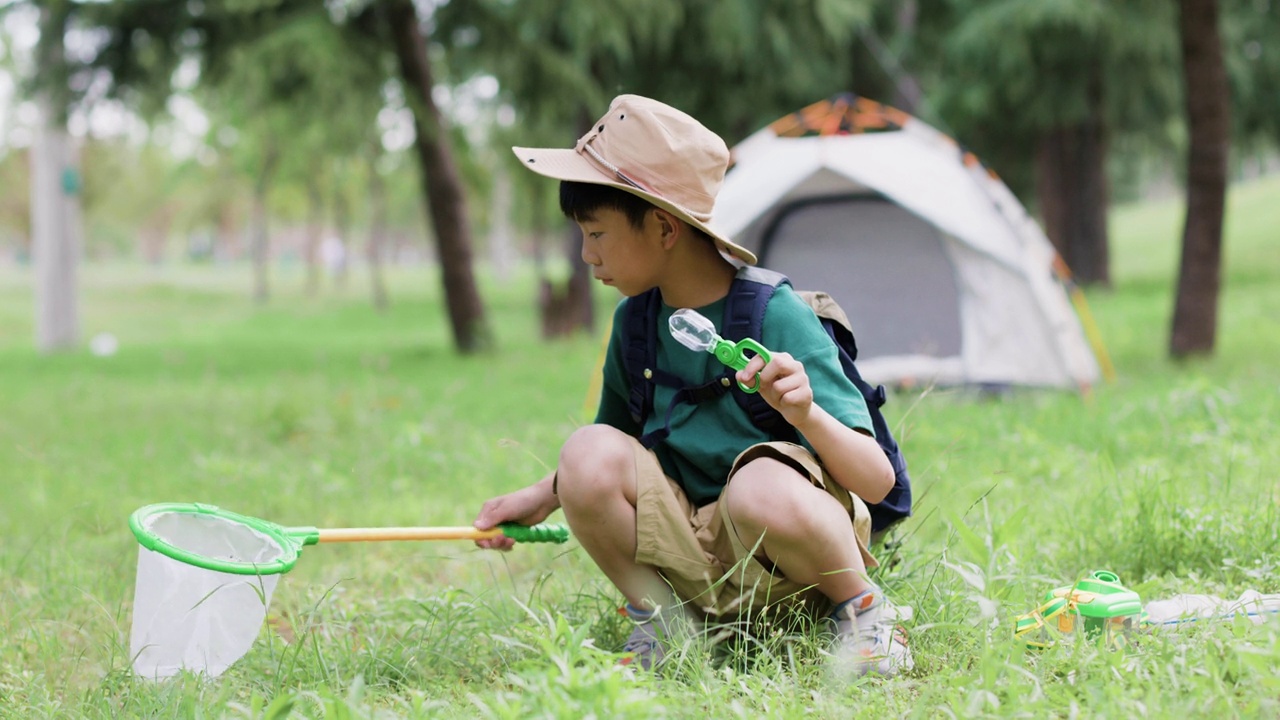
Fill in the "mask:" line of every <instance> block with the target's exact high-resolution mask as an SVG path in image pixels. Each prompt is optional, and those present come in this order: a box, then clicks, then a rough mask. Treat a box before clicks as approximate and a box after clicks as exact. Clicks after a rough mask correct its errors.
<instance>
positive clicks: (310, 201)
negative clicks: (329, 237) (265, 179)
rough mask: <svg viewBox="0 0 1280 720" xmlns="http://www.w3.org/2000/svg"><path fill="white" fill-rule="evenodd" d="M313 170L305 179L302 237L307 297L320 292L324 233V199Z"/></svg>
mask: <svg viewBox="0 0 1280 720" xmlns="http://www.w3.org/2000/svg"><path fill="white" fill-rule="evenodd" d="M316 174H317V173H315V172H314V168H313V172H312V174H311V177H310V178H308V179H307V236H306V237H305V238H304V239H303V241H302V242H303V246H302V258H303V261H304V262H305V263H306V265H307V285H306V288H305V292H306V294H307V297H315V296H316V295H317V294H318V293H319V292H320V236H321V235H322V234H324V199H323V198H322V197H321V195H320V183H319V180H318V179H317V177H316Z"/></svg>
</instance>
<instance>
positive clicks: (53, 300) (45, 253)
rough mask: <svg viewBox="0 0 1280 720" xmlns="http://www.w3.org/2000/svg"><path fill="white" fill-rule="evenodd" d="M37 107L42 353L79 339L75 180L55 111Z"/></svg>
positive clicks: (34, 173)
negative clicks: (38, 117) (38, 119)
mask: <svg viewBox="0 0 1280 720" xmlns="http://www.w3.org/2000/svg"><path fill="white" fill-rule="evenodd" d="M38 106H39V108H40V118H41V123H40V127H39V128H38V129H37V130H36V135H35V142H34V143H32V146H31V236H32V243H31V250H32V256H33V260H34V264H35V277H36V296H35V310H36V318H35V319H36V347H37V348H39V350H40V352H45V353H48V352H54V351H57V350H63V349H67V348H71V347H74V346H75V345H76V343H77V341H78V340H79V338H80V321H79V308H78V305H79V301H78V293H77V288H76V283H77V281H76V275H77V266H78V265H79V262H80V246H81V240H80V200H79V182H80V181H79V174H78V171H77V169H76V163H75V149H74V146H73V145H72V140H71V138H70V136H69V135H68V134H67V131H66V126H65V123H64V122H60V121H59V117H60V116H61V113H60V112H59V111H58V109H57V108H56V107H55V106H54V104H53V103H52V102H51V101H49V99H48V98H42V99H41V100H40V101H39V102H38Z"/></svg>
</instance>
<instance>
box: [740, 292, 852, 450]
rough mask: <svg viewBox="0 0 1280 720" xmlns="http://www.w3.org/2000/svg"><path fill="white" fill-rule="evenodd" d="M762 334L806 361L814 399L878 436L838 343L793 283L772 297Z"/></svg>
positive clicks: (765, 339)
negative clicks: (848, 371) (847, 373)
mask: <svg viewBox="0 0 1280 720" xmlns="http://www.w3.org/2000/svg"><path fill="white" fill-rule="evenodd" d="M761 334H762V335H763V337H762V338H761V340H760V341H761V342H762V343H763V344H764V346H765V347H767V348H769V349H770V350H773V351H776V352H785V353H790V354H791V356H792V357H794V358H795V359H797V360H799V361H800V362H801V363H803V364H804V370H805V373H806V374H807V375H808V376H809V385H810V387H812V388H813V400H814V402H816V403H817V404H818V406H819V407H821V408H822V409H823V410H826V411H827V412H828V413H831V415H832V416H833V417H835V418H836V419H837V420H839V421H840V422H841V423H842V424H844V425H845V426H846V427H850V428H853V429H854V430H861V431H862V432H865V433H866V434H868V435H870V436H872V437H875V430H874V429H873V428H872V426H871V413H870V412H868V410H867V401H866V399H865V398H863V397H862V392H861V391H860V390H858V388H857V387H856V386H855V385H854V384H853V381H852V380H850V379H849V378H848V377H847V376H845V374H844V369H843V368H842V367H841V366H840V355H839V352H838V351H837V349H836V346H835V342H834V341H832V340H831V336H829V335H827V331H826V330H824V329H823V328H822V323H821V321H820V320H818V316H817V315H816V314H814V312H813V309H812V308H810V307H809V305H808V303H806V302H805V301H804V300H802V299H801V298H800V296H799V295H797V294H796V293H795V291H794V290H792V289H791V288H790V286H787V285H783V286H781V287H779V288H778V289H777V291H776V292H774V294H773V297H772V298H770V300H769V306H768V308H767V309H766V311H765V315H764V327H763V329H762V330H761Z"/></svg>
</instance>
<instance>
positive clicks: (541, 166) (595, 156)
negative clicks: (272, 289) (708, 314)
mask: <svg viewBox="0 0 1280 720" xmlns="http://www.w3.org/2000/svg"><path fill="white" fill-rule="evenodd" d="M511 149H512V150H513V151H514V152H515V154H516V157H518V158H520V161H521V162H522V163H523V164H524V166H525V167H527V168H529V169H530V170H532V171H534V172H536V173H538V174H539V175H545V176H546V177H549V178H554V179H556V180H569V181H571V182H581V183H592V184H595V185H608V186H610V187H615V188H618V189H619V190H625V191H626V192H629V193H631V194H632V195H636V196H639V197H642V198H644V199H645V200H648V201H649V202H651V203H653V204H654V205H656V206H658V207H660V208H662V209H663V210H666V211H668V212H671V213H673V214H674V215H676V216H677V217H679V218H680V219H681V220H684V221H685V222H687V223H689V224H690V225H693V226H694V227H696V228H698V229H699V230H702V231H703V232H705V233H706V234H707V235H710V236H711V238H712V239H713V240H715V242H716V246H717V247H719V248H720V250H721V251H722V252H725V253H727V254H729V255H732V256H733V257H735V258H737V259H739V260H741V261H742V262H745V263H746V264H748V265H755V264H756V256H755V254H754V253H752V252H751V251H750V250H747V249H746V248H744V247H742V246H741V245H738V244H737V243H734V242H733V241H731V240H729V238H728V237H726V236H724V235H722V234H721V233H720V232H719V231H717V230H716V229H715V228H714V227H712V225H711V211H712V209H713V208H714V207H715V204H716V194H717V193H719V192H720V184H721V183H722V182H724V173H725V171H726V170H728V168H729V148H728V147H727V146H725V144H724V140H721V139H720V136H719V135H716V134H715V133H713V132H711V131H710V130H708V129H707V128H706V127H704V126H703V125H702V123H700V122H698V121H697V120H694V119H693V118H692V117H690V116H688V115H686V114H685V113H682V112H680V111H679V110H677V109H675V108H673V107H671V106H670V105H665V104H663V103H660V102H658V101H657V100H651V99H649V98H646V97H641V96H639V95H619V96H618V97H616V98H614V100H613V103H611V104H610V105H609V112H607V113H605V114H604V117H602V118H600V119H599V120H597V121H596V122H595V124H593V125H592V126H591V130H590V131H588V132H587V134H586V135H583V136H582V138H581V139H579V140H578V144H577V146H576V147H574V148H573V149H572V150H567V149H560V148H554V149H550V148H523V147H513V148H511Z"/></svg>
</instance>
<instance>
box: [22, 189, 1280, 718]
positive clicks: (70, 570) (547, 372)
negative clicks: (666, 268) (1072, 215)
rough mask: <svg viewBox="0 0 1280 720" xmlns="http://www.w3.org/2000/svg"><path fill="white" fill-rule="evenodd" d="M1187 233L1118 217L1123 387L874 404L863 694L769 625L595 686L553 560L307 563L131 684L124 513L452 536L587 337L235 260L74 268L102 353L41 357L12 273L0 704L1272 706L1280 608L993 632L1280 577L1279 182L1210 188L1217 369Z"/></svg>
mask: <svg viewBox="0 0 1280 720" xmlns="http://www.w3.org/2000/svg"><path fill="white" fill-rule="evenodd" d="M1181 212H1182V211H1181V207H1180V205H1179V204H1178V203H1177V202H1168V203H1162V204H1144V205H1139V206H1130V207H1120V208H1116V209H1115V211H1114V213H1113V218H1112V231H1113V234H1112V243H1113V270H1114V277H1115V283H1114V288H1113V289H1111V290H1106V291H1090V292H1089V295H1088V297H1089V302H1090V305H1091V308H1092V312H1093V315H1094V316H1095V317H1096V319H1097V321H1098V324H1099V326H1100V329H1101V332H1102V335H1103V337H1104V338H1105V340H1106V342H1107V344H1108V348H1109V351H1110V355H1111V357H1112V359H1113V361H1114V362H1115V365H1116V368H1117V372H1118V378H1117V380H1116V381H1115V382H1114V383H1111V384H1107V385H1103V386H1100V387H1097V388H1095V389H1094V390H1093V391H1092V392H1091V393H1089V394H1088V395H1087V396H1080V395H1076V394H1059V393H1041V392H1021V393H1015V394H1013V395H1010V396H1008V397H1004V398H1001V399H996V400H993V399H983V398H979V397H975V396H973V395H972V394H971V393H967V392H961V391H953V390H944V389H927V390H924V391H922V392H915V393H910V394H907V393H899V394H897V395H895V396H894V397H892V398H891V400H890V403H889V405H887V406H886V409H885V410H886V415H887V416H888V418H889V420H890V423H891V424H892V425H893V426H894V427H895V430H896V434H897V436H898V438H899V440H900V441H901V442H902V444H903V447H904V448H905V451H906V453H907V457H908V461H909V463H910V466H911V470H912V477H913V480H914V484H915V494H916V499H917V503H916V514H915V516H914V517H913V518H911V519H910V520H908V521H907V522H906V523H904V524H903V525H902V526H901V527H900V530H899V531H898V533H897V540H899V541H901V544H900V546H898V547H897V548H896V549H895V550H894V552H893V553H891V556H892V562H889V563H886V567H885V568H883V569H881V570H879V571H877V575H878V580H879V582H880V583H881V584H882V585H883V586H884V587H886V588H887V589H888V590H889V592H890V593H891V595H892V596H893V597H894V599H895V600H897V601H898V602H899V603H903V604H907V605H910V606H912V607H913V608H914V611H915V615H914V619H913V620H912V622H911V623H910V624H909V626H908V629H909V630H910V632H911V642H912V647H913V649H914V654H915V660H916V668H915V670H914V671H912V672H910V673H908V674H906V675H904V676H902V677H899V678H895V679H893V680H887V681H886V680H880V679H867V680H865V681H862V682H860V683H858V684H856V685H848V684H835V683H833V682H831V681H830V680H829V678H828V676H827V675H826V673H824V671H823V664H822V649H821V648H822V643H821V638H820V636H819V635H818V634H817V633H815V632H813V631H812V630H811V629H808V628H806V627H804V626H802V625H797V624H796V623H791V622H787V619H786V618H782V619H779V620H777V621H767V622H760V623H757V624H756V625H754V626H753V628H752V630H753V631H754V634H753V635H752V636H750V637H746V636H743V639H742V640H740V641H738V642H731V643H724V644H721V645H718V646H716V647H710V648H708V647H704V646H702V645H701V644H691V645H690V646H689V647H686V648H683V649H682V651H681V652H679V653H678V655H677V661H676V662H674V663H672V664H671V666H670V667H668V668H667V671H666V672H665V673H664V674H663V675H662V676H661V677H653V676H633V675H632V674H631V673H630V671H623V670H621V669H619V668H617V667H616V665H615V662H616V659H617V655H616V654H615V651H616V650H617V649H618V648H619V647H620V646H621V643H622V640H623V639H624V637H625V634H626V628H625V627H624V626H623V624H622V620H621V618H619V616H618V615H617V613H616V607H617V606H618V605H619V604H620V599H619V596H618V595H617V594H616V592H614V591H613V590H612V588H611V587H610V586H609V585H608V583H607V582H606V581H605V580H604V579H603V576H601V575H600V574H599V573H598V572H597V571H595V570H594V567H593V566H592V564H591V562H590V560H589V559H588V558H587V556H586V553H585V552H584V551H582V549H581V548H580V547H578V546H577V545H576V544H575V543H573V542H570V543H569V544H568V545H564V546H555V547H545V546H520V547H518V548H517V549H516V550H515V551H513V552H510V553H493V552H485V551H480V550H477V549H475V548H474V547H473V546H472V545H471V544H470V543H467V542H437V543H429V544H427V543H420V544H409V543H371V544H360V545H348V546H343V545H326V546H321V547H311V548H308V549H306V551H305V552H304V554H303V557H302V559H301V560H300V561H299V563H298V565H297V568H296V569H295V570H294V571H292V572H290V573H289V574H287V575H286V576H284V577H283V579H282V580H281V582H280V586H279V588H278V589H277V591H276V594H275V597H274V599H273V600H272V603H271V606H270V615H269V618H268V622H267V624H266V626H265V627H264V628H263V630H262V632H261V633H260V635H259V637H258V640H257V643H256V645H255V646H254V648H253V649H252V650H251V651H250V653H249V654H248V655H247V656H246V657H245V658H244V659H243V660H242V661H240V662H239V663H237V664H236V665H235V666H233V667H232V668H231V669H230V670H229V671H228V672H227V673H226V674H225V675H223V676H222V677H221V678H219V679H217V680H213V681H209V680H205V679H202V678H200V677H196V676H185V677H180V678H176V679H174V680H171V681H168V682H164V683H158V684H157V683H152V682H148V681H141V680H137V679H135V678H133V677H132V675H131V673H130V670H129V648H128V644H129V628H130V618H131V603H132V600H133V590H134V588H133V583H134V571H135V564H136V557H137V550H136V548H137V544H136V542H135V541H134V539H133V537H132V535H131V534H130V533H129V530H128V526H127V518H128V515H129V513H131V512H132V511H133V510H135V509H136V508H138V507H140V506H142V505H145V504H149V503H154V502H164V501H182V502H186V501H200V502H206V503H212V504H217V505H221V506H223V507H227V508H229V509H232V510H236V511H238V512H241V513H245V514H249V515H256V516H259V517H264V518H267V519H270V520H273V521H276V522H279V523H281V524H285V525H314V526H320V527H325V526H380V525H422V524H435V525H464V524H469V523H470V521H471V519H472V518H473V517H474V515H475V513H476V511H477V510H478V509H479V506H480V503H481V502H482V501H484V500H485V499H487V498H488V497H491V496H493V495H495V494H498V493H501V492H506V491H509V490H513V489H516V488H518V487H521V486H523V485H524V484H527V483H528V482H531V481H533V480H535V479H536V478H537V477H539V476H540V475H542V474H543V472H544V471H545V470H546V469H547V468H548V467H549V466H551V465H554V463H555V459H556V456H557V452H558V447H559V443H560V441H561V440H562V439H563V438H564V437H565V436H566V435H567V434H568V433H569V432H571V431H572V430H573V429H574V428H575V427H577V426H578V425H580V424H582V423H584V422H586V412H584V406H585V405H586V404H587V403H586V402H585V400H586V395H587V388H588V380H587V378H588V377H589V375H590V374H591V373H592V372H593V368H594V367H595V364H596V359H597V356H598V353H599V350H600V339H599V337H598V336H581V337H577V338H574V339H572V340H568V341H564V342H559V343H555V344H544V343H542V342H540V341H538V339H537V318H536V315H535V312H536V311H535V309H534V303H533V302H532V301H531V300H532V298H533V297H534V285H533V281H532V277H531V275H530V274H529V272H528V271H527V270H526V271H524V274H521V275H519V276H517V277H516V278H513V279H507V280H503V281H499V280H497V279H495V278H492V277H488V276H487V275H486V276H484V278H483V282H484V288H483V292H484V297H485V299H486V301H487V303H488V312H489V314H490V316H491V318H492V321H493V324H494V327H495V329H496V332H497V335H498V337H499V340H500V350H499V351H498V352H495V353H492V354H489V355H486V356H482V357H470V358H463V357H459V356H457V355H455V354H454V353H453V352H452V351H451V349H450V341H449V335H448V329H447V326H446V324H445V321H444V310H443V308H442V306H441V301H440V297H439V293H438V290H437V285H438V278H437V277H436V275H435V273H434V271H428V270H411V269H401V270H398V271H396V272H394V273H393V275H392V278H391V281H392V300H393V305H392V307H391V309H390V311H389V312H387V313H385V314H378V313H376V312H374V311H373V309H372V308H371V306H370V303H369V302H368V301H367V298H366V294H367V293H366V291H365V287H364V283H363V278H361V277H358V276H357V277H353V278H351V281H350V283H349V285H348V286H347V287H346V288H345V289H342V290H337V291H335V290H329V291H327V292H326V293H324V294H323V296H322V297H320V298H316V299H312V298H306V297H304V296H303V295H302V293H301V288H302V286H303V278H302V275H301V272H300V270H299V269H298V268H296V267H295V268H284V269H281V270H279V272H277V275H276V276H275V278H274V281H275V290H276V294H275V296H274V297H273V298H272V300H271V302H270V303H269V304H268V305H267V306H266V307H265V308H258V307H255V306H254V305H253V304H252V303H251V302H250V301H249V299H248V296H249V291H248V288H249V275H248V272H247V269H246V268H239V267H236V268H210V267H159V268H155V267H143V266H120V265H105V266H104V265H89V266H87V267H85V268H83V272H82V281H83V282H82V286H83V292H82V304H83V325H84V336H85V338H86V339H87V338H90V337H93V336H94V335H97V334H99V333H108V332H109V333H111V334H113V335H114V336H115V337H116V338H118V340H119V351H118V352H117V353H116V354H114V355H112V356H110V357H96V356H94V355H92V354H91V353H89V352H88V351H87V350H85V351H80V352H75V353H67V354H64V355H59V356H54V357H42V356H40V355H38V354H37V353H36V352H35V351H34V349H33V348H32V335H33V332H32V325H31V322H32V321H31V317H32V304H31V277H30V273H29V270H28V269H25V268H14V267H8V266H0V539H2V541H3V542H2V543H0V718H43V717H56V718H62V717H68V718H80V717H87V718H107V717H111V718H117V717H119V718H135V717H154V718H174V717H181V718H187V717H253V718H257V717H285V716H290V717H329V718H348V717H421V718H428V717H430V718H435V717H445V718H476V717H482V718H584V717H596V718H624V717H633V718H650V717H672V718H705V717H750V718H758V717H781V718H792V717H833V718H834V717H842V718H843V717H884V716H894V717H896V716H909V717H928V718H934V717H964V718H972V717H1037V718H1038V717H1115V718H1127V717H1180V716H1181V717H1205V716H1212V717H1218V718H1229V717H1248V718H1252V717H1278V716H1280V622H1275V621H1272V622H1270V623H1267V624H1263V625H1261V626H1252V625H1249V624H1247V623H1218V624H1206V625H1202V626H1199V627H1196V628H1193V629H1189V630H1186V631H1182V632H1178V633H1168V634H1163V635H1154V634H1145V633H1143V634H1138V635H1136V636H1134V637H1131V638H1130V639H1129V642H1128V643H1127V644H1126V645H1125V646H1124V647H1122V648H1120V649H1114V650H1113V649H1108V648H1105V647H1100V646H1099V645H1097V644H1096V643H1091V642H1088V641H1086V640H1084V639H1083V638H1067V639H1065V640H1064V641H1063V642H1060V643H1058V644H1057V645H1056V646H1054V647H1051V648H1049V649H1048V650H1044V651H1028V650H1026V649H1025V648H1024V647H1023V646H1022V645H1021V644H1019V643H1018V642H1017V641H1015V640H1014V639H1013V638H1012V637H1011V628H1012V623H1013V619H1014V617H1015V616H1017V615H1019V614H1021V613H1025V612H1027V611H1029V610H1031V609H1032V608H1034V607H1035V606H1036V605H1037V604H1038V600H1039V598H1040V597H1041V595H1043V593H1045V592H1046V591H1047V590H1049V589H1051V588H1053V587H1057V586H1060V585H1065V584H1069V583H1070V582H1072V581H1074V580H1075V579H1077V578H1079V577H1080V576H1082V575H1084V574H1086V573H1087V572H1089V571H1091V570H1094V569H1108V570H1112V571H1114V572H1116V573H1118V574H1119V575H1120V577H1121V578H1122V580H1123V581H1124V582H1125V583H1126V584H1127V585H1129V586H1130V587H1131V588H1133V589H1135V590H1137V591H1139V592H1140V593H1141V595H1142V596H1143V599H1144V600H1148V599H1151V600H1154V599H1160V598H1164V597H1169V596H1172V595H1175V594H1178V593H1184V592H1194V593H1210V594H1216V595H1220V596H1224V597H1232V598H1234V597H1236V596H1238V595H1239V594H1240V593H1241V592H1243V591H1245V590H1249V589H1254V590H1258V591H1261V592H1266V593H1277V592H1280V553H1278V552H1277V548H1278V547H1280V489H1278V488H1280V482H1278V478H1277V475H1278V474H1280V472H1278V471H1280V440H1277V439H1276V438H1277V437H1278V436H1280V369H1277V358H1278V357H1280V230H1278V228H1280V179H1276V178H1272V179H1268V180H1262V181H1255V182H1252V183H1250V184H1247V185H1241V186H1237V187H1235V188H1234V189H1233V191H1232V195H1231V202H1230V209H1229V219H1228V224H1227V246H1226V254H1225V268H1224V290H1223V295H1222V300H1221V307H1220V325H1219V336H1218V347H1217V352H1216V353H1215V354H1214V355H1213V356H1212V357H1211V358H1203V359H1196V360H1193V361H1189V362H1185V363H1175V362H1173V361H1170V360H1169V359H1167V357H1166V355H1167V353H1166V347H1167V343H1168V332H1169V318H1170V315H1171V312H1172V307H1173V278H1174V275H1175V273H1176V266H1177V255H1178V244H1179V242H1180V231H1181ZM597 297H598V299H599V308H600V317H601V318H602V319H607V317H608V316H607V313H608V311H609V309H610V308H611V307H612V304H613V303H614V302H615V298H614V297H613V296H612V291H608V290H604V291H600V290H598V291H597ZM554 519H558V516H556V517H553V520H554Z"/></svg>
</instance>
